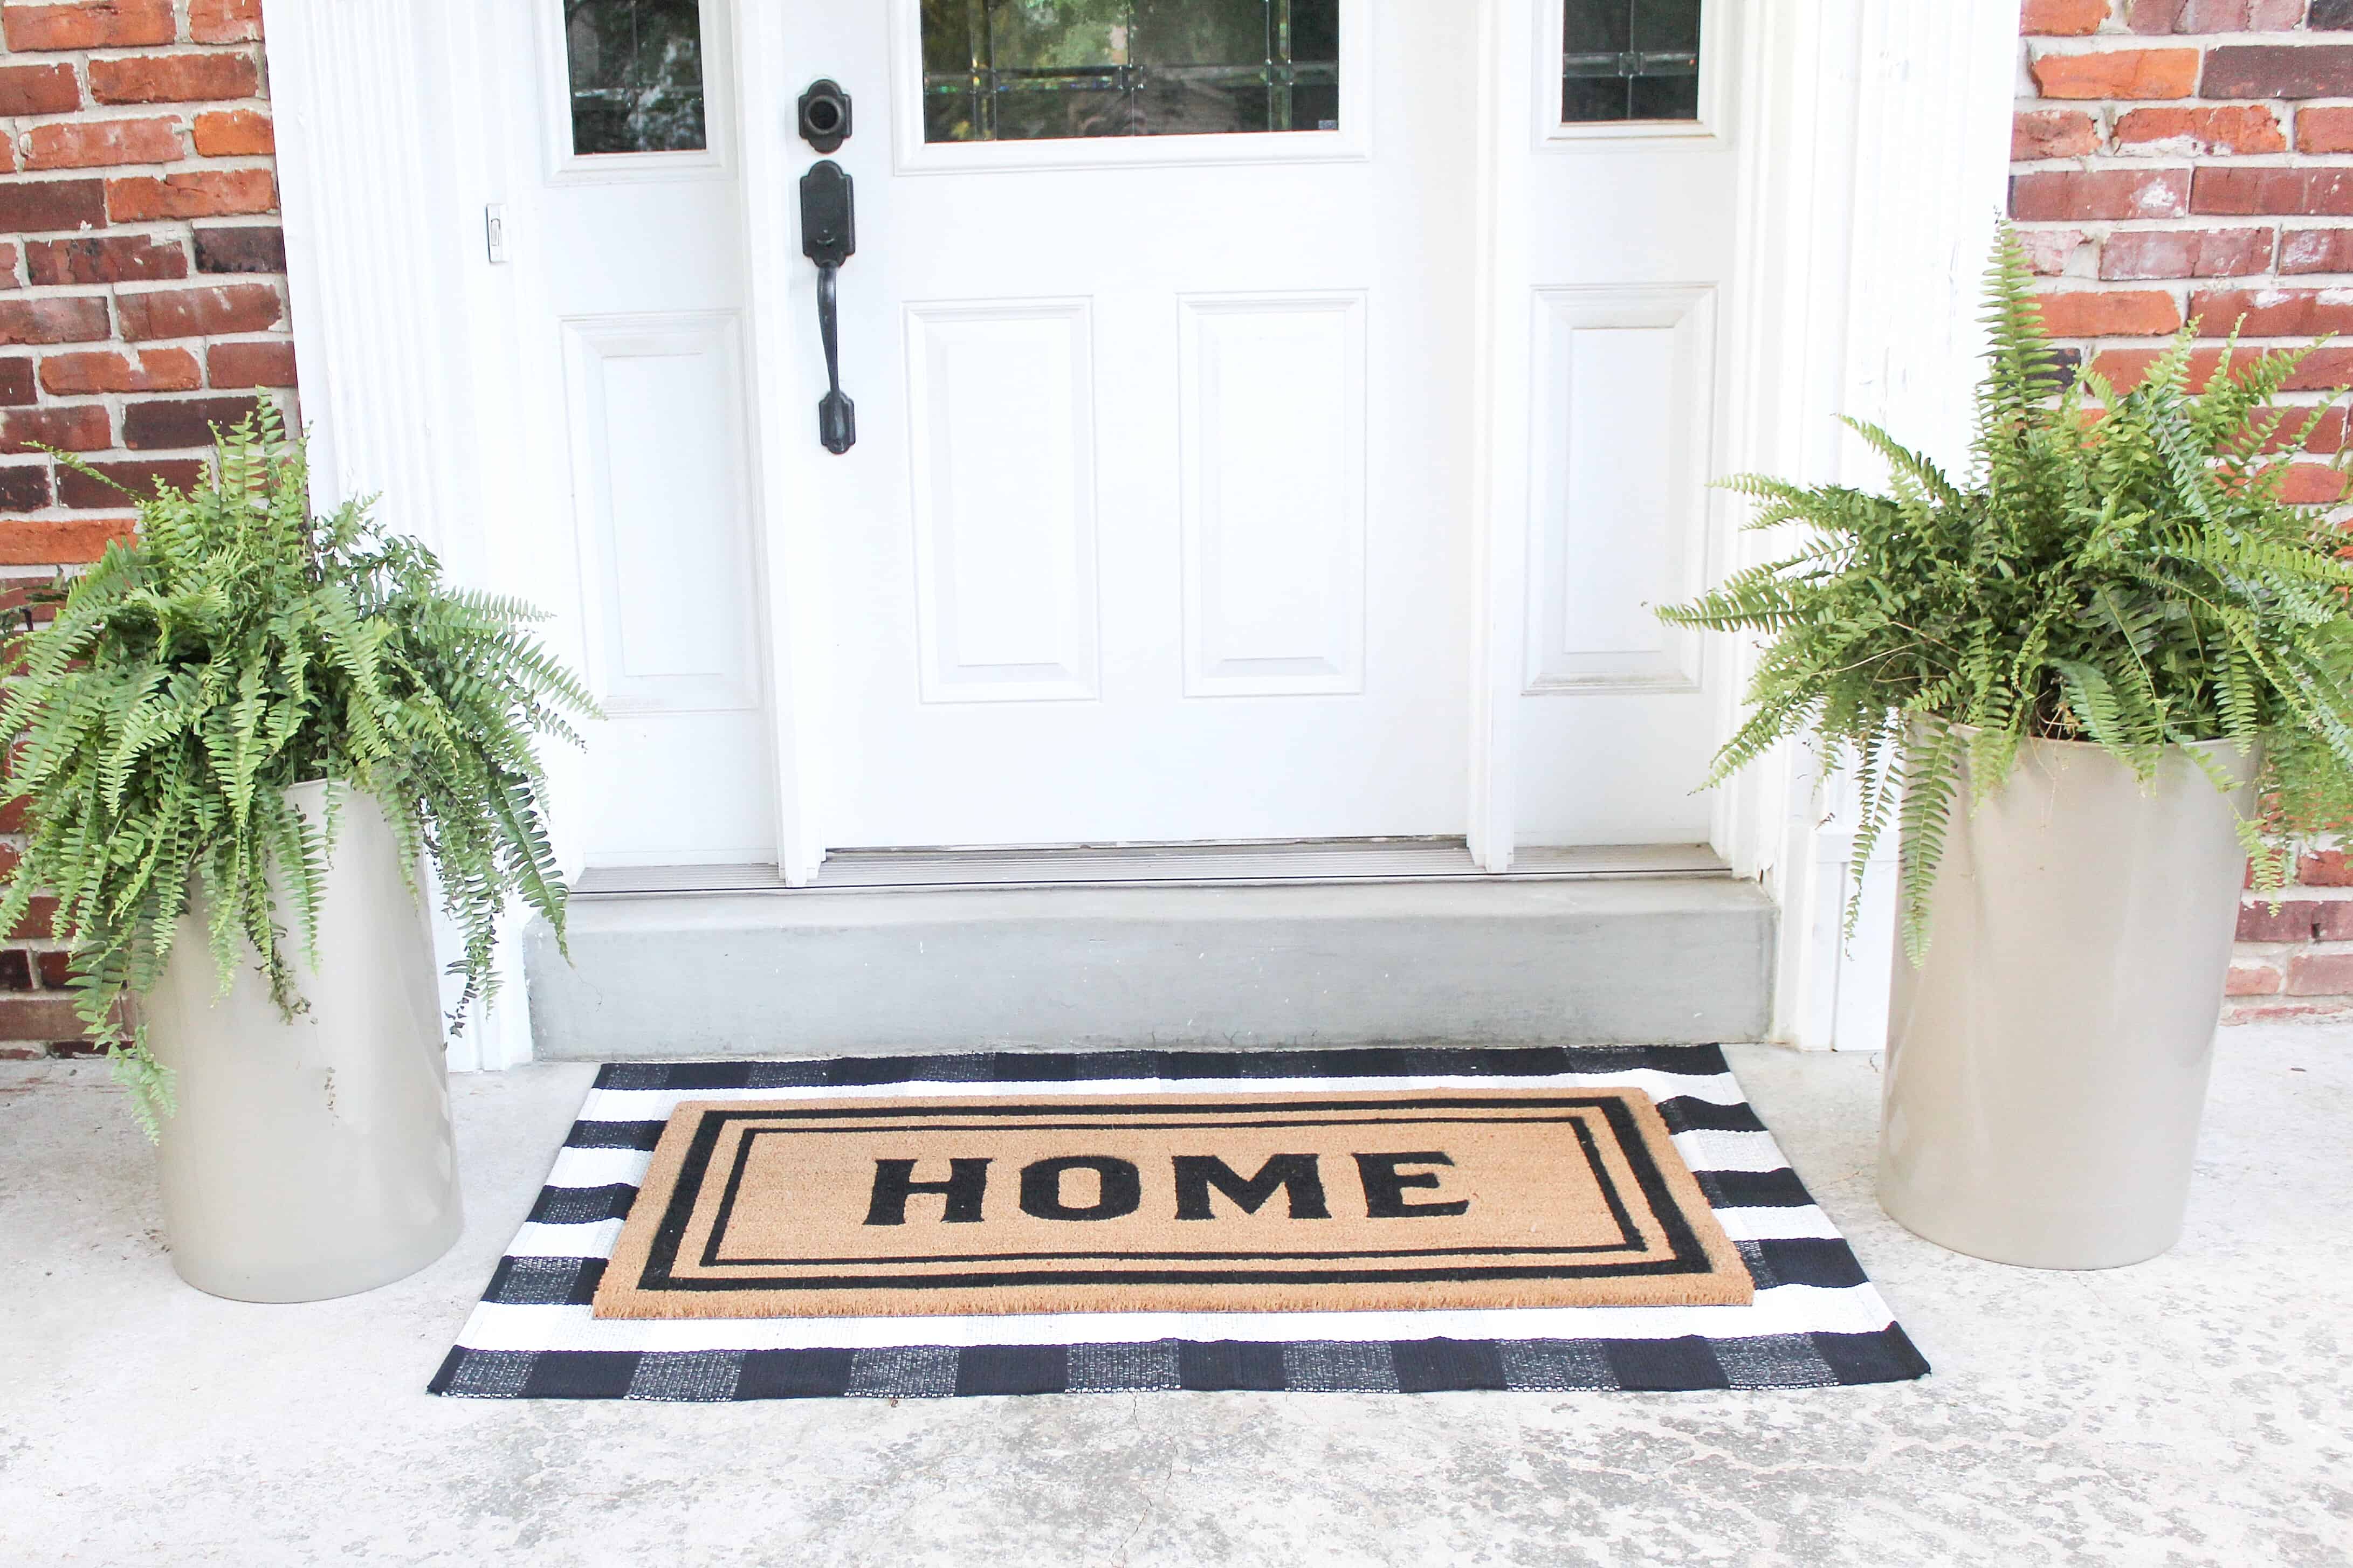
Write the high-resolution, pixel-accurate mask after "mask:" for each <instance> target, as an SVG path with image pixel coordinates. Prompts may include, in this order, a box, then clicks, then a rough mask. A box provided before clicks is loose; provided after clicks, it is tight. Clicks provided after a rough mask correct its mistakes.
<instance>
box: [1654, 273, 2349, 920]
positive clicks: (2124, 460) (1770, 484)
mask: <svg viewBox="0 0 2353 1568" xmlns="http://www.w3.org/2000/svg"><path fill="white" fill-rule="evenodd" d="M1986 300H1987V324H1988V325H1989V328H1990V330H1991V335H1992V353H1991V359H1990V364H1989V368H1988V370H1987V373H1986V375H1985V379H1984V381H1983V382H1982V383H1981V384H1980V385H1979V388H1978V396H1977V429H1976V441H1975V447H1974V454H1973V459H1974V460H1973V468H1972V472H1971V474H1970V475H1969V477H1968V479H1966V480H1965V481H1962V482H1956V481H1954V480H1953V479H1948V478H1947V476H1946V475H1945V474H1944V473H1942V472H1940V471H1939V470H1938V468H1937V467H1936V464H1934V463H1933V462H1931V461H1930V460H1929V459H1928V458H1926V457H1923V456H1922V455H1921V454H1919V453H1917V452H1915V451H1912V450H1910V449H1909V448H1906V447H1903V446H1902V445H1900V444H1898V443H1897V442H1896V441H1895V439H1894V437H1891V436H1889V435H1888V434H1887V433H1886V432H1885V431H1883V430H1882V429H1880V428H1878V427H1877V426H1872V425H1868V424H1864V423H1862V422H1860V421H1855V420H1850V421H1848V424H1849V425H1850V426H1852V428H1853V429H1854V430H1855V431H1856V433H1857V434H1859V435H1860V436H1861V437H1862V439H1863V440H1865V441H1866V442H1868V443H1869V444H1870V445H1871V446H1872V447H1873V448H1874V449H1875V450H1876V451H1877V452H1878V453H1879V454H1880V455H1881V456H1882V457H1883V458H1885V459H1886V462H1887V466H1888V468H1889V472H1890V475H1891V478H1890V493H1887V494H1873V493H1871V492H1869V491H1865V490H1862V489H1851V488H1848V487H1844V486H1838V485H1818V486H1800V485H1795V484H1790V483H1788V482H1786V481H1783V480H1779V479H1768V478H1760V477H1757V476H1748V477H1745V478H1741V479H1733V480H1729V481H1727V484H1728V486H1729V488H1731V489H1735V490H1736V491H1738V492H1740V493H1742V494H1744V495H1746V496H1749V497H1751V498H1753V499H1754V500H1757V501H1758V502H1759V503H1761V505H1760V507H1759V509H1758V510H1757V515H1756V517H1755V518H1754V520H1753V521H1751V523H1750V526H1751V527H1752V528H1757V529H1774V528H1780V527H1782V526H1784V525H1787V524H1792V523H1795V524H1800V525H1803V526H1804V527H1805V528H1806V529H1807V530H1808V531H1809V533H1808V535H1807V537H1806V538H1805V539H1804V541H1803V542H1801V543H1800V544H1799V546H1798V548H1797V549H1796V550H1794V551H1793V552H1791V553H1788V554H1787V555H1784V556H1782V557H1781V558H1779V559H1778V560H1775V561H1772V562H1769V563H1766V564H1764V565H1761V566H1757V567H1753V568H1751V569H1748V570H1746V571H1743V572H1740V573H1737V574H1735V575H1734V576H1732V577H1731V578H1729V579H1728V580H1727V581H1726V582H1725V584H1723V585H1722V586H1720V587H1718V588H1716V589H1715V591H1713V592H1711V593H1707V594H1704V595H1701V596H1700V597H1699V598H1697V599H1696V600H1694V601H1693V602H1691V603H1689V604H1686V605H1675V606H1671V607H1668V608H1665V609H1662V610H1661V611H1660V612H1659V614H1660V615H1661V616H1662V617H1663V618H1664V619H1665V620H1667V621H1668V622H1670V623H1672V624H1673V625H1676V626H1694V627H1703V628H1706V629H1709V630H1714V631H1732V632H1746V633H1752V634H1760V635H1761V636H1762V637H1765V638H1766V639H1767V641H1766V643H1765V645H1764V647H1763V650H1762V654H1761V658H1760V659H1759V662H1758V664H1757V671H1756V675H1755V678H1754V679H1753V680H1752V682H1751V684H1750V687H1749V690H1748V702H1749V707H1750V712H1749V714H1748V717H1747V719H1746V721H1745V722H1744V723H1743V724H1742V726H1741V727H1740V729H1739V730H1738V731H1736V733H1735V734H1734V736H1733V738H1732V739H1731V741H1730V742H1727V743H1726V744H1725V746H1724V747H1723V749H1722V750H1721V751H1720V752H1718V753H1717V755H1716V758H1715V769H1714V772H1713V773H1712V775H1711V777H1710V779H1709V783H1710V784H1716V783H1720V782H1722V781H1723V780H1724V779H1725V778H1726V777H1728V776H1729V775H1731V774H1732V773H1735V772H1736V771H1737V770H1738V769H1740V768H1742V767H1744V766H1746V765H1747V764H1748V763H1752V762H1755V761H1756V760H1757V758H1759V757H1761V756H1763V755H1764V754H1765V753H1766V752H1767V751H1769V750H1771V749H1772V748H1774V747H1775V746H1776V745H1778V743H1780V742H1783V741H1784V740H1787V739H1788V738H1789V737H1792V736H1797V735H1802V734H1811V735H1813V736H1814V737H1816V738H1817V740H1818V742H1819V744H1820V749H1821V752H1822V761H1823V763H1824V765H1825V769H1826V771H1827V770H1832V769H1836V768H1840V767H1842V766H1846V765H1849V764H1852V765H1853V766H1854V767H1855V770H1856V773H1857V777H1858V779H1859V781H1860V791H1861V823H1860V831H1859V832H1858V833H1857V834H1856V837H1855V844H1854V863H1853V870H1854V873H1855V882H1856V885H1858V886H1859V885H1860V882H1861V874H1862V868H1863V865H1864V863H1865V862H1866V861H1867V860H1868V859H1869V858H1871V855H1872V852H1873V848H1874V847H1876V846H1877V844H1878V843H1879V841H1880V839H1881V837H1882V836H1883V834H1884V833H1885V832H1886V831H1887V830H1888V829H1889V828H1890V827H1891V826H1893V827H1894V829H1895V831H1896V833H1897V834H1898V837H1899V863H1900V878H1899V887H1900V889H1901V891H1900V905H1901V915H1902V923H1903V931H1904V940H1905V948H1906V951H1907V952H1908V953H1909V954H1910V956H1911V958H1912V960H1913V961H1914V962H1915V963H1917V962H1919V960H1920V959H1921V957H1922V956H1923V955H1924V953H1925V952H1926V947H1927V942H1928V936H1929V932H1928V930H1927V920H1926V911H1927V901H1928V892H1929V889H1930V886H1931V885H1932V883H1933V881H1934V879H1935V877H1936V868H1937V865H1938V863H1939V861H1940V859H1941V858H1942V856H1943V853H1944V848H1945V841H1946V835H1947V828H1948V826H1949V824H1950V822H1951V820H1952V813H1953V812H1954V811H1955V809H1957V808H1960V809H1972V810H1973V809H1975V807H1976V806H1977V805H1978V804H1979V803H1981V802H1982V801H1983V800H1984V799H1986V798H1987V797H1989V795H1992V794H1993V793H1995V792H1997V791H1998V790H2000V788H2001V786H2002V784H2004V783H2005V782H2006V781H2007V780H2008V778H2009V777H2010V770H2011V768H2012V767H2013V766H2014V765H2015V763H2016V762H2017V760H2018V755H2019V751H2020V747H2021V742H2025V741H2027V740H2028V739H2030V738H2031V739H2041V740H2058V741H2081V742H2090V743H2092V744H2094V745H2097V746H2099V747H2101V748H2103V749H2104V750H2105V751H2106V752H2109V753H2110V754H2111V755H2113V756H2116V757H2117V758H2118V759H2120V760H2122V761H2123V762H2125V763H2128V764H2129V765H2130V766H2131V767H2132V769H2133V770H2134V772H2135V773H2137V774H2138V775H2139V776H2140V777H2141V778H2142V779H2144V780H2149V779H2153V778H2154V776H2155V774H2156V773H2157V769H2158V763H2159V761H2160V759H2161V758H2162V757H2163V755H2164V753H2165V751H2166V748H2168V746H2172V745H2176V744H2180V743H2187V742H2201V741H2217V740H2223V741H2231V742H2236V743H2237V746H2238V748H2239V750H2240V751H2241V752H2242V753H2244V752H2247V751H2249V750H2250V749H2252V748H2254V747H2258V746H2260V747H2261V748H2262V753H2263V764H2262V770H2261V773H2260V775H2259V780H2258V782H2259V784H2260V792H2259V794H2260V798H2261V799H2262V801H2263V807H2262V809H2261V813H2260V815H2259V816H2258V817H2257V818H2255V819H2253V820H2249V821H2244V822H2242V824H2241V828H2242V837H2244V839H2245V841H2246V844H2247V847H2248V851H2249V853H2250V855H2251V856H2252V857H2253V860H2254V864H2255V873H2256V886H2257V887H2258V889H2262V890H2264V891H2273V892H2275V891H2276V890H2277V889H2279V888H2280V887H2281V885H2282V884H2283V881H2284V877H2285V872H2286V868H2287V864H2288V857H2289V854H2290V851H2291V847H2292V845H2293V843H2294V841H2295V839H2297V838H2298V837H2303V836H2305V835H2307V834H2310V833H2314V832H2318V831H2323V830H2327V829H2330V828H2333V827H2335V826H2338V825H2339V824H2340V823H2342V822H2343V821H2344V820H2345V819H2346V818H2347V817H2348V815H2349V814H2353V618H2349V617H2348V589H2353V565H2348V563H2347V561H2346V560H2345V559H2344V558H2343V556H2342V553H2341V552H2342V551H2343V549H2344V546H2345V539H2344V537H2343V536H2342V535H2341V534H2340V533H2339V532H2338V531H2337V530H2336V529H2335V528H2334V527H2332V526H2331V525H2330V524H2329V523H2328V521H2327V520H2326V519H2325V518H2323V517H2322V516H2320V515H2319V514H2318V513H2316V511H2314V510H2312V509H2310V508H2308V507H2304V506H2298V505H2292V504H2290V503H2289V502H2287V501H2285V500H2282V499H2281V494H2280V487H2281V482H2282V479H2283V477H2284V454H2287V453H2292V452H2295V451H2297V450H2299V449H2301V448H2302V447H2304V445H2305V442H2306V437H2308V436H2309V434H2310V433H2311V431H2312V429H2313V427H2314V426H2316V424H2317V423H2318V422H2319V421H2320V419H2321V418H2322V417H2323V416H2324V415H2325V414H2326V413H2327V405H2325V404H2324V405H2321V406H2317V407H2315V406H2308V405H2307V406H2299V407H2284V406H2280V405H2278V404H2277V403H2276V401H2275V400H2276V399H2277V397H2278V396H2279V395H2280V394H2281V393H2282V392H2283V391H2284V390H2286V389H2288V388H2289V387H2290V386H2291V385H2292V384H2293V383H2294V381H2295V374H2296V371H2297V369H2298V367H2299V366H2300V365H2301V364H2302V363H2303V362H2304V361H2305V359H2306V356H2307V355H2308V354H2309V353H2310V352H2311V351H2310V350H2309V349H2305V350H2301V351H2296V352H2291V353H2256V354H2252V355H2250V354H2245V353H2240V352H2239V351H2238V349H2237V343H2236V340H2235V336H2234V337H2233V339H2232V341H2231V342H2230V343H2229V345H2228V346H2227V347H2225V348H2224V349H2223V351H2222V362H2221V367H2220V368H2219V369H2217V370H2216V371H2215V372H2214V373H2213V374H2212V375H2211V380H2209V381H2208V383H2207V384H2206V385H2205V386H2204V389H2203V390H2193V385H2194V384H2195V382H2196V380H2197V377H2196V375H2195V374H2194V373H2193V369H2192V363H2193V362H2192V353H2193V345H2194V344H2195V342H2196V341H2197V336H2198V323H2197V322H2195V321H2193V322H2191V323H2190V324H2189V326H2187V327H2185V328H2184V329H2183V330H2182V331H2181V333H2180V334H2179V337H2177V338H2176V339H2175V340H2174V342H2172V344H2171V345H2170V346H2169V347H2168V348H2167V349H2166V350H2165V352H2164V353H2161V354H2159V355H2158V359H2157V362H2156V363H2154V364H2153V365H2151V366H2150V368H2149V371H2148V374H2147V377H2146V378H2145V379H2144V380H2142V381H2141V382H2140V383H2139V384H2137V385H2136V386H2134V387H2133V388H2132V389H2131V390H2130V391H2121V390H2119V389H2118V388H2117V387H2116V386H2115V385H2114V384H2111V383H2110V382H2109V381H2107V380H2106V379H2105V378H2103V377H2102V376H2101V375H2099V374H2096V373H2094V372H2089V371H2087V372H2085V373H2084V374H2081V375H2080V376H2076V377H2074V378H2073V379H2072V380H2071V379H2070V378H2069V377H2068V376H2067V375H2066V374H2065V373H2064V370H2063V364H2062V362H2061V360H2060V357H2059V355H2058V353H2056V351H2055V350H2054V349H2053V348H2052V343H2051V340H2050V337H2049V335H2048V334H2047V333H2046V332H2045V331H2044V330H2043V326H2042V317H2041V312H2040V310H2038V308H2037V306H2036V304H2035V301H2034V296H2033V278H2032V274H2031V271H2030V270H2029V268H2028V265H2027V260H2026V256H2025V253H2024V250H2023V248H2022V247H2021V246H2020V244H2019V242H2018V239H2017V237H2016V236H2015V235H2014V234H2012V233H2010V231H2009V230H2007V229H2005V230H2004V231H2003V233H2002V236H2001V239H2000V244H1999V246H1998V247H1997V251H1996V255H1995V258H1994V262H1993V265H1992V267H1991V268H1990V269H1989V277H1988V284H1987V290H1986ZM2343 461H2344V458H2343V454H2340V456H2339V458H2338V459H2337V464H2338V467H2339V470H2340V471H2342V465H2343ZM1963 763H1967V773H1968V777H1969V778H1970V779H1971V780H1973V781H1974V798H1973V799H1971V800H1969V801H1968V802H1962V801H1960V800H1959V799H1958V798H1957V797H1958V795H1959V794H1960V780H1961V777H1962V773H1963V771H1964V770H1963ZM2201 765H2206V766H2207V769H2208V773H2209V774H2210V776H2212V777H2213V778H2214V779H2215V782H2216V784H2217V787H2218V788H2223V787H2227V786H2228V781H2227V779H2225V778H2224V777H2223V776H2222V772H2223V770H2221V768H2220V767H2219V766H2217V765H2213V764H2211V761H2206V762H2201ZM1899 801H1900V803H1901V804H1900V805H1899V804H1898V802H1899ZM1848 921H1849V926H1850V929H1852V921H1853V910H1852V907H1850V910H1849V914H1848Z"/></svg>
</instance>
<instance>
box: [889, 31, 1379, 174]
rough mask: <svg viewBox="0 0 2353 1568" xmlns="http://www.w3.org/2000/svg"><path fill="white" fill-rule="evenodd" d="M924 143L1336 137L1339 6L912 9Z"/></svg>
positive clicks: (1338, 89) (1338, 112)
mask: <svg viewBox="0 0 2353 1568" xmlns="http://www.w3.org/2000/svg"><path fill="white" fill-rule="evenodd" d="M1339 124H1340V0H923V137H924V140H926V141H928V142H1039V141H1053V140H1060V139H1068V138H1071V137H1090V136H1181V135H1194V136H1199V135H1230V134H1241V133H1249V132H1271V131H1335V130H1337V129H1339Z"/></svg>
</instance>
